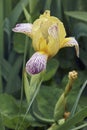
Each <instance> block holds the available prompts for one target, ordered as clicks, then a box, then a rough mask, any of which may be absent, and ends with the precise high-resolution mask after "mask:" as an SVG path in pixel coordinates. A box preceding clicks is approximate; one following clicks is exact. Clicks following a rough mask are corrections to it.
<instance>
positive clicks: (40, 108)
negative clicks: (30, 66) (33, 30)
mask: <svg viewBox="0 0 87 130" xmlns="http://www.w3.org/2000/svg"><path fill="white" fill-rule="evenodd" d="M47 9H49V10H50V11H51V14H52V15H54V16H56V17H58V18H60V19H61V20H62V21H63V23H64V26H65V29H66V32H67V36H74V37H75V38H76V39H77V41H78V43H79V46H80V57H79V58H77V57H76V54H75V49H74V48H64V49H61V50H60V51H59V53H58V54H57V55H56V57H55V58H52V59H50V60H48V64H47V69H46V71H45V72H43V73H42V74H40V75H36V76H34V77H30V76H29V75H27V74H26V72H25V63H26V61H27V59H29V58H30V56H31V55H32V54H33V52H34V50H33V49H32V45H31V40H30V39H29V38H27V37H26V36H24V35H23V34H15V33H13V32H12V28H13V27H14V26H15V25H16V23H24V22H32V23H33V21H34V20H35V19H36V18H38V17H39V15H40V14H41V13H43V12H44V10H47ZM73 69H74V70H77V71H78V79H77V80H76V82H75V83H74V85H73V88H72V91H71V92H70V94H69V95H68V97H67V103H66V111H70V112H71V115H70V117H69V118H68V119H67V120H66V122H65V123H64V124H62V125H61V126H59V124H58V125H57V124H56V122H55V121H54V116H53V115H54V108H55V105H56V103H57V100H58V99H59V97H60V95H61V94H62V93H63V92H64V88H65V86H66V84H67V81H68V76H67V74H68V72H69V71H71V70H73ZM42 80H43V84H42V85H41V83H42ZM82 84H84V85H83V86H82ZM40 86H41V87H40ZM23 87H24V90H23ZM24 93H25V94H24ZM25 98H26V100H27V102H26V100H25ZM86 117H87V0H63V1H62V0H15V1H12V0H8V1H7V0H0V130H10V129H13V130H28V129H30V130H35V129H36V128H35V127H38V128H37V129H38V130H45V129H48V126H49V125H52V124H53V125H52V127H50V128H49V130H70V129H72V130H77V129H81V130H83V127H85V126H86V124H87V121H86V120H84V118H86ZM62 118H63V117H62Z"/></svg>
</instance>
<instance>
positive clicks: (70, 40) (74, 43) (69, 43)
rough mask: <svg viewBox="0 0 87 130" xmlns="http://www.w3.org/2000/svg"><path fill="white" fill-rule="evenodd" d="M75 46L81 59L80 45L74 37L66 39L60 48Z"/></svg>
mask: <svg viewBox="0 0 87 130" xmlns="http://www.w3.org/2000/svg"><path fill="white" fill-rule="evenodd" d="M73 46H75V50H76V54H77V56H78V57H79V44H78V43H77V41H76V40H75V38H74V37H69V38H65V39H64V41H63V42H62V43H61V46H60V48H63V47H73Z"/></svg>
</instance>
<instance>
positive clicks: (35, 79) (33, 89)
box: [18, 73, 43, 130]
mask: <svg viewBox="0 0 87 130" xmlns="http://www.w3.org/2000/svg"><path fill="white" fill-rule="evenodd" d="M42 77H43V76H42V73H39V74H38V75H34V76H32V77H31V80H30V84H28V82H26V81H28V80H25V79H24V89H25V94H26V97H27V102H28V108H27V111H26V113H25V116H24V118H23V120H22V121H21V124H20V125H19V127H18V130H19V129H20V128H21V126H22V124H23V123H24V120H25V118H26V115H27V114H28V113H29V110H30V108H31V105H32V103H33V101H34V99H35V98H36V96H37V93H38V91H39V89H40V86H41V83H42V80H43V78H42ZM26 85H28V86H27V91H28V93H26Z"/></svg>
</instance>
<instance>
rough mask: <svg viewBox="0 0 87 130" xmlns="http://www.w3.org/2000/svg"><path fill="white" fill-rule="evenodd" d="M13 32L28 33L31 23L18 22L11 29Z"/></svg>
mask: <svg viewBox="0 0 87 130" xmlns="http://www.w3.org/2000/svg"><path fill="white" fill-rule="evenodd" d="M12 31H14V32H19V33H24V34H26V35H29V34H30V33H31V32H32V24H31V23H19V24H17V25H16V27H14V28H13V29H12Z"/></svg>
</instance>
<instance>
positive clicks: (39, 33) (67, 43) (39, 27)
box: [13, 10, 79, 75]
mask: <svg viewBox="0 0 87 130" xmlns="http://www.w3.org/2000/svg"><path fill="white" fill-rule="evenodd" d="M13 31H14V32H18V33H24V34H26V35H27V36H29V37H30V38H31V39H32V45H33V48H34V50H35V51H36V52H35V53H34V54H33V55H32V57H31V58H30V59H29V60H28V61H27V63H26V71H27V73H28V74H30V75H33V74H38V73H40V72H41V71H43V70H45V69H46V64H47V60H48V59H49V58H50V57H53V56H55V55H56V54H57V53H58V51H59V50H60V49H61V48H63V47H73V46H75V49H76V54H77V56H79V46H78V43H77V41H76V40H75V38H74V37H69V38H66V31H65V28H64V25H63V23H62V22H61V21H60V20H59V19H58V18H56V17H54V16H50V11H48V10H46V11H45V12H44V14H42V15H40V17H39V18H38V19H37V20H35V21H34V23H33V24H31V23H20V24H17V25H16V27H15V28H13Z"/></svg>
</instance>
